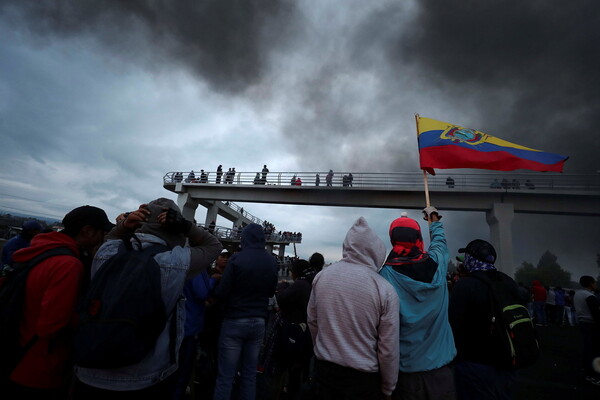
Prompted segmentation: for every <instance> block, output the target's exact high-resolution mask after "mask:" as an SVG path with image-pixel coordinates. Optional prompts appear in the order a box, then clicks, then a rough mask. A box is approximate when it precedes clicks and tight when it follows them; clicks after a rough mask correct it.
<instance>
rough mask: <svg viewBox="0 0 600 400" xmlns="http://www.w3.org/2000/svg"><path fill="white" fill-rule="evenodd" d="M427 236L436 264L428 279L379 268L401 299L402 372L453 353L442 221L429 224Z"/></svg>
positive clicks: (429, 366)
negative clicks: (429, 237) (429, 239)
mask: <svg viewBox="0 0 600 400" xmlns="http://www.w3.org/2000/svg"><path fill="white" fill-rule="evenodd" d="M430 236H431V244H430V246H429V249H428V253H427V254H428V256H429V258H430V259H431V260H432V261H433V262H435V263H437V269H436V270H435V272H434V273H433V275H432V277H431V281H430V282H427V281H419V280H414V279H412V278H411V277H409V276H407V275H406V274H403V273H400V272H398V271H397V270H395V269H394V267H393V266H392V265H389V264H387V263H386V264H385V265H384V267H383V268H382V269H381V271H380V274H381V276H383V277H384V278H385V279H387V280H388V281H389V282H390V283H391V284H392V286H394V289H396V292H397V293H398V297H399V299H400V365H399V370H400V371H402V372H421V371H430V370H433V369H437V368H440V367H442V366H444V365H446V364H448V363H449V362H451V361H452V360H453V359H454V357H455V356H456V348H455V346H454V337H453V335H452V329H451V327H450V323H449V322H448V284H447V282H446V272H447V270H448V259H449V253H448V246H447V244H446V237H445V234H444V227H443V225H442V223H441V222H439V221H438V222H432V223H431V225H430ZM388 261H389V260H388ZM415 267H416V268H418V267H419V265H415Z"/></svg>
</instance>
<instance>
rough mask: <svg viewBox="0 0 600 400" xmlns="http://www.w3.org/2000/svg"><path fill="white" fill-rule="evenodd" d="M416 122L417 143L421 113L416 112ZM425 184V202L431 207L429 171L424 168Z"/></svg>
mask: <svg viewBox="0 0 600 400" xmlns="http://www.w3.org/2000/svg"><path fill="white" fill-rule="evenodd" d="M415 123H416V127H417V143H418V141H419V114H417V113H415ZM423 184H424V185H425V204H426V206H427V207H429V206H430V205H431V204H430V202H429V182H428V181H427V172H426V171H425V170H423Z"/></svg>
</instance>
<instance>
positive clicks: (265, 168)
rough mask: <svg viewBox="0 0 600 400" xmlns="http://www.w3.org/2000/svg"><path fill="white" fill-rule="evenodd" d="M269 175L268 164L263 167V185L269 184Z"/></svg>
mask: <svg viewBox="0 0 600 400" xmlns="http://www.w3.org/2000/svg"><path fill="white" fill-rule="evenodd" d="M268 173H269V168H267V164H265V165H264V166H263V169H262V181H263V185H266V184H267V174H268Z"/></svg>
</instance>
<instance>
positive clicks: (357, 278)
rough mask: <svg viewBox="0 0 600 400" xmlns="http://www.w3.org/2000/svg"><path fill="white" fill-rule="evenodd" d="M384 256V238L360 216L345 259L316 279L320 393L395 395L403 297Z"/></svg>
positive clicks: (312, 307) (312, 315)
mask: <svg viewBox="0 0 600 400" xmlns="http://www.w3.org/2000/svg"><path fill="white" fill-rule="evenodd" d="M384 259H385V245H384V243H383V241H382V240H381V239H380V238H379V237H378V236H377V235H376V234H375V232H373V230H372V229H371V228H370V227H369V225H368V224H367V221H366V220H365V219H364V218H363V217H360V218H359V219H358V220H356V222H355V223H354V224H353V225H352V227H351V228H350V229H349V231H348V233H347V234H346V238H345V239H344V243H343V246H342V259H341V260H340V261H338V262H336V263H334V264H331V265H330V266H328V267H327V268H325V269H323V270H322V271H321V272H319V273H318V274H317V275H316V276H315V278H314V280H313V287H312V291H311V295H310V299H309V303H308V309H307V313H308V326H309V328H310V333H311V336H312V341H313V343H314V353H315V376H314V390H315V391H316V395H317V396H319V397H320V398H331V399H334V398H346V399H380V398H381V396H382V395H383V396H384V398H389V396H390V395H391V393H392V391H393V390H394V387H395V386H396V380H397V377H398V375H397V373H396V370H397V368H398V367H397V366H398V345H399V341H398V318H399V314H398V309H399V302H398V296H397V295H396V293H395V291H394V288H393V287H392V285H390V283H389V282H387V281H386V280H385V279H384V278H382V277H381V276H380V275H379V274H378V273H377V271H378V270H379V267H380V266H381V264H382V263H383V261H384Z"/></svg>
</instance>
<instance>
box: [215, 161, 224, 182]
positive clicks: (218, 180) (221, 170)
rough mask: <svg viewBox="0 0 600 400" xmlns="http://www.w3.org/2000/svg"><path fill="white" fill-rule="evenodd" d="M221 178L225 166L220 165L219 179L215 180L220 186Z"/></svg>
mask: <svg viewBox="0 0 600 400" xmlns="http://www.w3.org/2000/svg"><path fill="white" fill-rule="evenodd" d="M221 176H223V166H222V165H221V164H219V166H218V167H217V177H216V178H215V183H216V184H217V185H218V184H219V183H221Z"/></svg>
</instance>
